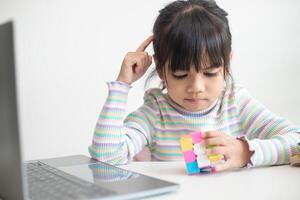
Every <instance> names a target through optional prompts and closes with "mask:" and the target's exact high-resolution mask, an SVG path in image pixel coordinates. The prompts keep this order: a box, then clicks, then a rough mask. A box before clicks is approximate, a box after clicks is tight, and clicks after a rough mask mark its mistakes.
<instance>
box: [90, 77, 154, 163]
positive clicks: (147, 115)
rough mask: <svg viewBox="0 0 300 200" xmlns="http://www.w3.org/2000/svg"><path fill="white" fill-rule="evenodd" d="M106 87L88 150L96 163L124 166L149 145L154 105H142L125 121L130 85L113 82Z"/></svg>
mask: <svg viewBox="0 0 300 200" xmlns="http://www.w3.org/2000/svg"><path fill="white" fill-rule="evenodd" d="M108 88H109V94H108V97H107V99H106V102H105V104H104V106H103V108H102V111H101V113H100V115H99V118H98V121H97V125H96V128H95V132H94V136H93V142H92V145H91V146H89V149H88V150H89V152H90V155H91V156H92V158H94V159H96V160H99V161H104V162H108V163H111V164H126V163H128V162H130V161H131V160H132V158H133V157H134V155H136V154H137V153H139V152H140V151H141V150H142V149H143V147H144V146H145V145H147V144H149V143H150V141H151V134H152V131H153V130H152V128H151V127H153V126H152V123H153V122H154V121H155V113H154V111H153V106H151V105H149V104H147V101H145V104H144V105H143V106H141V107H140V108H139V109H138V110H136V111H135V112H133V113H131V114H129V115H128V116H127V117H126V119H125V109H126V103H127V99H128V93H129V90H130V88H131V86H129V85H127V84H125V83H121V82H117V81H114V82H109V83H108ZM151 107H152V108H151ZM124 119H125V120H124Z"/></svg>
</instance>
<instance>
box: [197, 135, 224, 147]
mask: <svg viewBox="0 0 300 200" xmlns="http://www.w3.org/2000/svg"><path fill="white" fill-rule="evenodd" d="M202 143H203V145H204V146H205V147H208V146H210V145H216V146H225V145H226V140H225V139H224V137H214V138H208V139H205V140H203V141H202Z"/></svg>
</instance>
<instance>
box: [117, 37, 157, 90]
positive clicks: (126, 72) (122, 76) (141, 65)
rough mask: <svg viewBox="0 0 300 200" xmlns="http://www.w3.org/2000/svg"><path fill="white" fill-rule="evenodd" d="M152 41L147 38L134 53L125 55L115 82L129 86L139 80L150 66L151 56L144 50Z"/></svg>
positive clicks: (151, 38) (150, 38)
mask: <svg viewBox="0 0 300 200" xmlns="http://www.w3.org/2000/svg"><path fill="white" fill-rule="evenodd" d="M152 41H153V36H150V37H148V38H147V39H146V40H145V41H144V42H143V43H142V44H141V45H140V46H139V48H137V50H136V51H135V52H129V53H127V54H126V56H125V58H124V60H123V63H122V66H121V70H120V73H119V76H118V78H117V81H121V82H124V83H127V84H129V85H131V84H132V83H133V82H134V81H136V80H138V79H139V78H141V77H142V76H143V75H144V74H145V72H146V71H147V69H148V68H149V66H150V65H151V64H152V56H150V55H148V53H147V52H145V49H146V48H147V47H148V46H149V44H150V43H151V42H152Z"/></svg>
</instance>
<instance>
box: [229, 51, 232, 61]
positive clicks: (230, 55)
mask: <svg viewBox="0 0 300 200" xmlns="http://www.w3.org/2000/svg"><path fill="white" fill-rule="evenodd" d="M231 59H232V51H231V52H230V54H229V61H230V62H231Z"/></svg>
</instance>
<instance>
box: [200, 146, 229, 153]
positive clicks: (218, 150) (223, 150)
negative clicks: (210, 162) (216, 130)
mask: <svg viewBox="0 0 300 200" xmlns="http://www.w3.org/2000/svg"><path fill="white" fill-rule="evenodd" d="M205 153H206V155H214V154H222V155H226V154H227V150H226V147H224V146H216V147H213V148H210V149H206V150H205Z"/></svg>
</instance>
